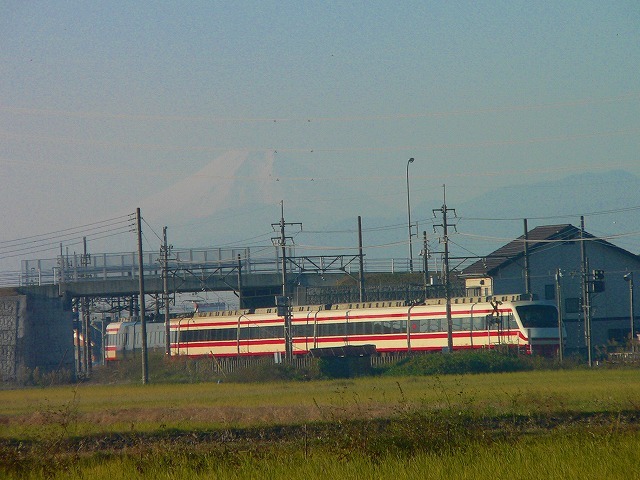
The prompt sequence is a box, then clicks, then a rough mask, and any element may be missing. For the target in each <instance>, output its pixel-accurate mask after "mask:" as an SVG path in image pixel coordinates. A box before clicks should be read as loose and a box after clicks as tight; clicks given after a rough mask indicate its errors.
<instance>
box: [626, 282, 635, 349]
mask: <svg viewBox="0 0 640 480" xmlns="http://www.w3.org/2000/svg"><path fill="white" fill-rule="evenodd" d="M624 279H625V281H627V282H629V323H630V326H631V352H632V353H633V352H634V351H635V348H634V344H633V332H634V330H635V328H634V321H633V320H634V318H633V272H629V273H627V274H626V275H625V276H624Z"/></svg>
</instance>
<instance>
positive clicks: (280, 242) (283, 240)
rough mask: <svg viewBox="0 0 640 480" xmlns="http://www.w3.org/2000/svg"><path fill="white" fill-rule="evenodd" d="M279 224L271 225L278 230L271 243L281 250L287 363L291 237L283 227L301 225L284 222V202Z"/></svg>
mask: <svg viewBox="0 0 640 480" xmlns="http://www.w3.org/2000/svg"><path fill="white" fill-rule="evenodd" d="M280 213H281V216H280V223H272V224H271V227H273V228H274V229H275V228H276V227H279V228H280V237H279V238H278V237H276V238H272V239H271V240H272V242H274V245H277V246H279V247H280V248H281V256H282V258H281V261H282V297H283V300H284V302H285V303H286V304H287V308H286V309H284V312H283V313H284V314H285V315H284V343H285V359H286V360H287V361H291V360H293V337H292V331H291V309H290V305H291V302H290V298H289V295H288V293H289V291H288V286H287V239H290V240H293V239H292V238H291V237H287V236H286V234H285V227H286V226H287V225H300V229H302V223H299V222H296V223H287V222H285V221H284V201H280Z"/></svg>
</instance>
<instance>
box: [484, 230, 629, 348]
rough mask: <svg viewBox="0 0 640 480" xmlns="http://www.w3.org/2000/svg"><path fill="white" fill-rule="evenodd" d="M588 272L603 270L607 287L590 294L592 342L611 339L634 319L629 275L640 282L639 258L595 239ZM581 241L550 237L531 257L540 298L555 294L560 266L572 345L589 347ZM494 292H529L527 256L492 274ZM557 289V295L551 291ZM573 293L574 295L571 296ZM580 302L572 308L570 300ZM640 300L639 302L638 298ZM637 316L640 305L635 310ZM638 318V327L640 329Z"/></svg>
mask: <svg viewBox="0 0 640 480" xmlns="http://www.w3.org/2000/svg"><path fill="white" fill-rule="evenodd" d="M586 251H587V258H588V262H589V274H591V272H592V271H593V270H595V269H597V270H603V271H604V275H605V291H604V292H601V293H594V294H593V295H592V297H591V300H592V302H591V304H592V323H591V335H592V345H593V346H598V345H606V344H607V343H608V342H609V339H610V337H612V336H618V337H620V335H622V336H624V337H626V336H628V334H629V331H630V327H631V321H630V309H629V284H628V283H627V282H626V281H625V280H624V278H623V277H624V275H625V274H626V273H628V272H634V275H635V279H636V284H640V261H638V260H637V259H635V258H633V257H632V256H631V255H627V254H625V253H624V252H621V251H619V250H617V249H615V248H611V247H607V246H605V245H602V244H600V243H596V242H593V241H591V242H587V243H586ZM580 258H581V255H580V245H579V243H578V242H570V243H551V244H549V246H548V247H547V246H545V247H543V248H540V249H537V250H536V251H534V252H533V253H532V254H531V255H530V257H529V266H530V272H531V275H530V281H531V291H532V293H534V294H535V295H537V297H538V298H539V299H541V300H545V299H548V298H549V297H550V296H552V297H553V301H556V300H555V285H556V281H555V274H556V269H557V268H560V270H561V273H562V277H561V284H560V285H561V295H562V298H563V305H562V309H563V318H564V321H565V326H566V328H567V337H568V338H567V348H568V349H572V350H575V349H581V348H584V347H585V338H584V320H583V313H582V309H581V308H579V301H580V298H581V296H582V293H581V271H580V268H581V262H580ZM493 286H494V293H495V294H503V293H524V292H525V279H524V259H523V258H522V259H520V260H518V262H516V263H512V264H510V265H507V266H505V267H503V268H501V269H500V270H499V272H498V274H497V275H496V276H494V278H493ZM549 294H552V295H549ZM571 299H573V300H571ZM572 303H573V306H574V307H578V308H577V310H578V311H577V312H576V311H572V310H571V309H569V310H567V306H568V304H569V305H570V304H572ZM636 303H637V302H636ZM635 315H636V316H637V308H636V314H635ZM637 323H638V319H636V326H635V331H636V332H637V331H638V330H640V325H638V324H637Z"/></svg>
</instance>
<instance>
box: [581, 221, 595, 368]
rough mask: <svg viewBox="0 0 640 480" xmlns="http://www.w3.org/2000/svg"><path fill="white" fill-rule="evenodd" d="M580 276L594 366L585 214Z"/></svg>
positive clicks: (586, 327)
mask: <svg viewBox="0 0 640 480" xmlns="http://www.w3.org/2000/svg"><path fill="white" fill-rule="evenodd" d="M580 277H581V279H582V311H583V315H584V339H585V344H586V346H587V362H588V364H589V366H590V367H592V366H593V359H592V358H591V294H590V292H589V278H588V277H589V259H588V258H587V248H586V245H585V239H584V216H581V217H580Z"/></svg>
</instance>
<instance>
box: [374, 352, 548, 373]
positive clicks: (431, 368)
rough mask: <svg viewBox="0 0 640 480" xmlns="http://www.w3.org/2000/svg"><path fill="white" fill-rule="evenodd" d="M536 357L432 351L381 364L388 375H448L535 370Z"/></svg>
mask: <svg viewBox="0 0 640 480" xmlns="http://www.w3.org/2000/svg"><path fill="white" fill-rule="evenodd" d="M534 362H536V359H532V358H531V357H525V356H523V355H515V354H513V353H502V352H499V351H496V350H486V351H480V352H479V351H472V352H464V351H461V352H453V353H450V354H440V353H432V354H425V355H416V356H412V357H407V358H404V359H403V360H400V361H399V362H398V363H396V364H393V365H390V366H385V367H380V368H378V370H379V371H380V373H382V374H384V375H392V376H393V375H447V374H463V373H499V372H519V371H525V370H533V369H534Z"/></svg>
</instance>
